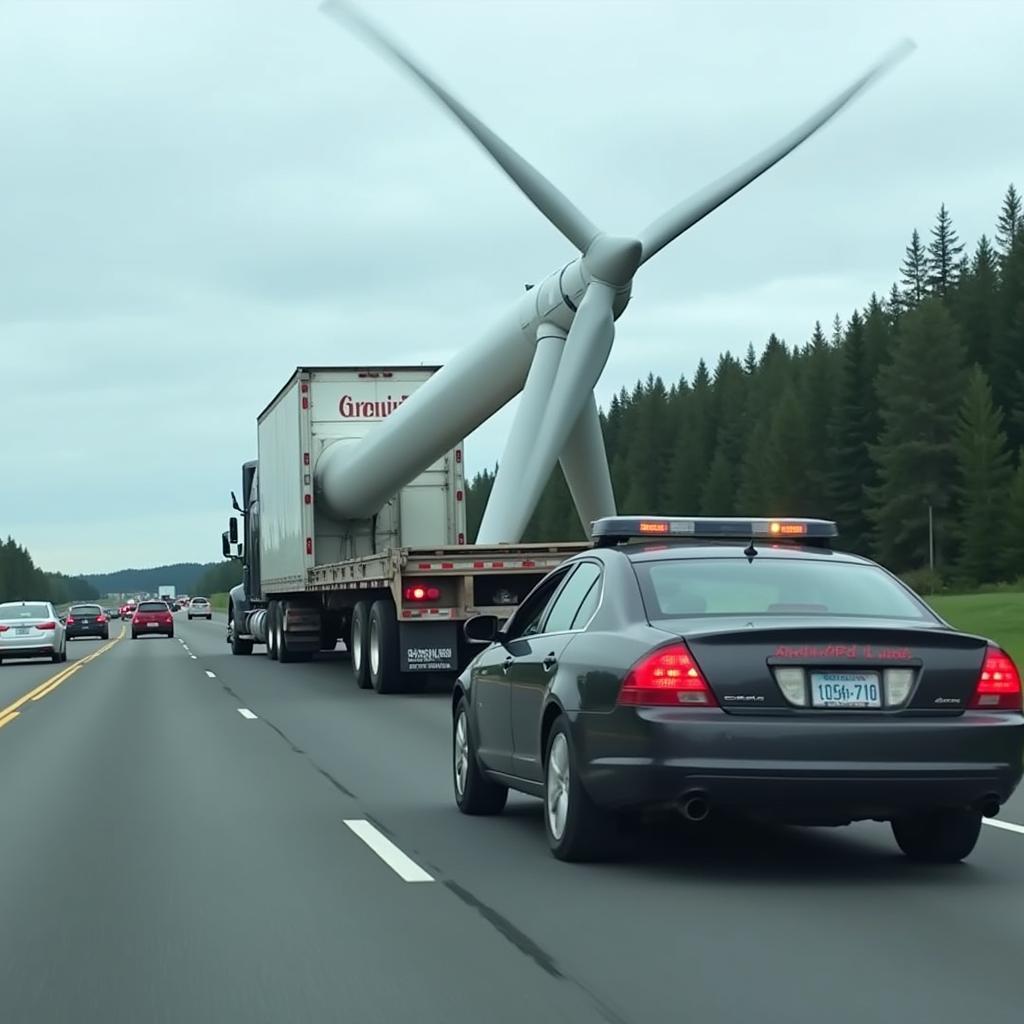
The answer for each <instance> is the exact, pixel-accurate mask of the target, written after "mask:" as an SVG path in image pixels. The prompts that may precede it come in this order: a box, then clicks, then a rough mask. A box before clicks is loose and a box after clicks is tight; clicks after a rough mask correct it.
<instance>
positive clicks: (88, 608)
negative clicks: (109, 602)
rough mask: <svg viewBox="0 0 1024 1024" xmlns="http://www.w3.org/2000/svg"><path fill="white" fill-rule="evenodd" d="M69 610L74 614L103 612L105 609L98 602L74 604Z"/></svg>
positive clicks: (100, 613)
mask: <svg viewBox="0 0 1024 1024" xmlns="http://www.w3.org/2000/svg"><path fill="white" fill-rule="evenodd" d="M68 610H69V611H70V613H71V614H72V615H102V614H103V609H102V608H101V607H100V606H99V605H98V604H73V605H72V606H71V607H70V608H69V609H68Z"/></svg>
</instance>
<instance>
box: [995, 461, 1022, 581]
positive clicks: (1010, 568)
mask: <svg viewBox="0 0 1024 1024" xmlns="http://www.w3.org/2000/svg"><path fill="white" fill-rule="evenodd" d="M999 534H1000V537H1001V538H1002V541H1003V562H1004V564H1005V568H1004V570H1003V572H1002V574H1001V575H1002V576H1003V577H1004V578H1005V579H1008V580H1019V579H1021V577H1024V450H1018V452H1017V468H1016V470H1015V471H1014V473H1013V478H1012V480H1011V481H1010V490H1009V495H1008V497H1007V500H1006V502H1005V506H1004V510H1003V526H1002V528H1001V530H1000V531H999Z"/></svg>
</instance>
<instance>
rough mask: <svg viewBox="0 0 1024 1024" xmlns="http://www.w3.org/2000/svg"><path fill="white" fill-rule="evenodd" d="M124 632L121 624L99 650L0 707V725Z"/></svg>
mask: <svg viewBox="0 0 1024 1024" xmlns="http://www.w3.org/2000/svg"><path fill="white" fill-rule="evenodd" d="M124 634H125V627H124V625H123V624H122V626H121V632H120V633H119V634H118V635H117V636H116V637H114V639H113V640H111V641H110V642H109V643H107V644H104V646H103V647H101V648H100V649H99V650H97V651H93V652H92V654H90V655H88V656H87V657H85V658H80V659H79V660H78V661H75V662H73V663H72V664H70V665H66V666H65V667H64V668H62V669H61V670H60V671H59V672H58V673H56V675H52V676H50V678H49V679H44V680H43V681H42V682H41V683H40V684H39V685H38V686H36V687H34V688H33V689H31V690H29V691H28V693H24V694H22V695H21V696H20V697H19V698H18V699H17V700H16V701H14V702H13V703H11V704H8V705H7V707H5V708H3V709H0V727H2V726H4V725H6V724H7V723H8V722H10V721H12V720H13V719H15V718H17V717H18V714H19V712H18V708H20V707H21V706H22V704H26V703H28V701H30V700H39V698H40V697H45V696H46V695H47V694H48V693H51V692H52V691H53V690H55V689H56V688H57V687H58V686H60V684H61V683H63V682H64V680H65V679H67V678H68V676H70V675H73V674H74V673H75V672H77V671H78V670H79V669H80V668H81V667H82V666H83V665H84V664H85V663H86V662H89V661H92V659H93V658H97V657H99V655H101V654H102V653H103V652H104V651H109V650H110V648H111V647H113V646H114V644H116V643H117V642H118V641H119V640H122V639H123V638H124Z"/></svg>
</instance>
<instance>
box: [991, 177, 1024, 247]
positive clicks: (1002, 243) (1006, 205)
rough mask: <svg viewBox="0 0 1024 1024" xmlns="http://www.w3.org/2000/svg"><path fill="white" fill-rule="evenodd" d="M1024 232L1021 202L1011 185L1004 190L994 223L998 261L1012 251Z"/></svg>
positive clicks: (1023, 215) (1023, 212) (1023, 214)
mask: <svg viewBox="0 0 1024 1024" xmlns="http://www.w3.org/2000/svg"><path fill="white" fill-rule="evenodd" d="M1022 230H1024V211H1022V210H1021V200H1020V195H1019V194H1018V192H1017V189H1016V188H1014V186H1013V184H1012V183H1011V184H1010V187H1009V188H1008V189H1007V190H1006V195H1005V196H1004V197H1003V205H1002V207H1001V208H1000V210H999V219H998V220H997V221H996V251H997V252H998V254H999V257H1000V259H1005V258H1006V257H1007V256H1009V255H1010V253H1011V252H1012V251H1013V247H1014V244H1015V243H1016V241H1017V239H1018V238H1019V237H1020V234H1021V231H1022Z"/></svg>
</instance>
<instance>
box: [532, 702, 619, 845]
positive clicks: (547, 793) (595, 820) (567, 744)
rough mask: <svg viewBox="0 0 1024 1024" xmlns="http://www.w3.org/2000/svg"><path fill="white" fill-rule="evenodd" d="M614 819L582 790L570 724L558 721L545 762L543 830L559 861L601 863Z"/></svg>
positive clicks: (549, 741) (551, 736)
mask: <svg viewBox="0 0 1024 1024" xmlns="http://www.w3.org/2000/svg"><path fill="white" fill-rule="evenodd" d="M613 829H614V821H613V820H612V816H611V815H610V814H608V813H607V812H606V811H604V810H602V809H601V808H600V807H598V806H597V805H596V804H595V803H594V802H593V800H591V799H590V795H589V794H588V793H587V791H586V790H585V789H584V788H583V783H582V781H581V780H580V776H579V769H578V768H577V767H576V755H575V752H574V750H573V746H572V739H571V737H570V735H569V724H568V722H567V721H566V720H565V719H564V718H559V719H558V720H557V721H556V722H555V725H554V728H553V729H552V730H551V735H550V737H549V738H548V748H547V756H546V757H545V759H544V830H545V832H546V833H547V837H548V846H549V847H550V848H551V852H552V853H553V854H554V855H555V856H556V857H557V858H558V859H559V860H567V861H587V860H600V859H601V858H603V857H604V856H606V855H607V854H608V852H609V843H610V837H611V833H612V831H613Z"/></svg>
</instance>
